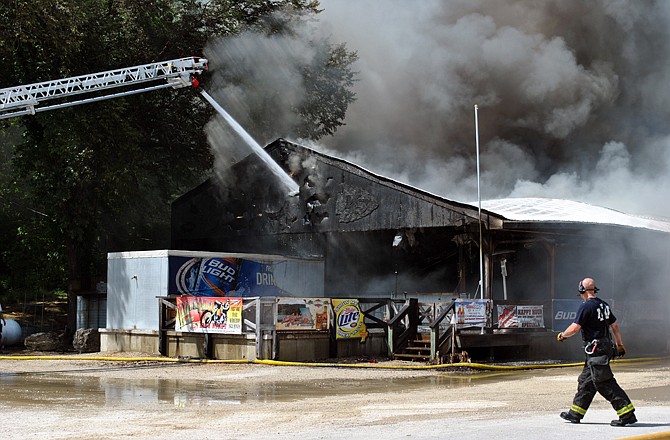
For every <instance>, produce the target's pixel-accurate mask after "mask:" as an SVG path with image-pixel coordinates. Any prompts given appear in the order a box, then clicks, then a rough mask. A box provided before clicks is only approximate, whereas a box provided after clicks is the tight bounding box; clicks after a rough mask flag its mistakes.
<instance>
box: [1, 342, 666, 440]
mask: <svg viewBox="0 0 670 440" xmlns="http://www.w3.org/2000/svg"><path fill="white" fill-rule="evenodd" d="M140 355H141V354H139V353H133V354H128V353H124V354H111V353H101V354H94V355H88V356H89V357H95V356H123V357H131V356H140ZM412 365H413V364H409V363H404V362H398V361H394V362H380V363H377V364H373V365H368V366H371V367H372V368H341V367H339V368H338V367H303V366H268V365H258V364H222V363H207V364H195V363H167V362H155V361H132V362H131V361H115V362H112V361H100V360H73V359H71V358H68V359H62V360H53V359H50V360H41V359H40V360H14V359H12V358H11V357H9V356H5V357H0V384H1V386H2V390H3V392H2V395H1V396H0V411H1V412H2V414H3V416H4V422H3V429H2V431H3V435H2V437H3V438H40V439H112V438H113V439H126V438H133V439H154V438H156V439H158V438H160V439H183V438H199V439H209V438H212V439H214V438H244V439H264V438H275V439H289V438H290V439H295V438H305V439H312V438H321V439H335V438H337V439H340V438H341V437H343V436H347V437H352V438H356V439H379V438H383V439H399V438H418V439H422V438H425V439H440V438H445V439H446V438H458V439H468V438H472V439H478V438H482V439H483V438H499V439H505V438H509V439H524V438H543V439H552V438H556V439H559V438H560V439H563V438H571V439H572V440H575V439H581V438H584V439H587V438H588V439H589V440H592V439H594V438H623V437H626V436H634V435H641V434H655V433H661V432H670V374H669V373H670V361H668V359H663V360H656V361H645V362H642V361H639V362H625V363H622V362H617V363H616V364H615V365H614V367H613V370H614V372H615V376H616V377H617V380H618V381H619V383H620V384H621V386H622V387H623V388H624V389H625V390H626V391H627V392H628V394H629V395H630V397H631V398H632V400H633V403H634V404H635V406H636V408H637V415H638V419H639V420H640V422H639V423H638V424H636V425H633V426H630V427H626V428H614V427H610V426H609V421H610V420H611V419H612V418H614V416H615V413H614V411H613V410H612V409H611V407H610V406H609V404H608V403H607V402H606V401H605V400H604V399H603V398H602V397H600V396H597V397H596V399H595V401H594V403H593V405H592V406H591V409H590V410H589V412H588V413H587V416H586V418H585V419H584V421H583V422H584V423H582V424H580V425H572V424H569V423H564V422H563V421H562V420H561V419H560V418H559V417H558V414H559V413H560V412H561V411H564V410H566V409H567V408H568V407H569V405H570V403H571V400H572V396H573V394H574V391H575V389H576V383H577V382H576V380H577V376H578V374H579V371H580V368H579V367H566V368H554V369H539V370H524V371H511V372H491V371H468V372H464V371H460V370H459V371H446V370H413V369H385V368H380V367H388V366H392V367H395V368H397V367H406V366H412ZM649 438H652V437H649ZM655 438H660V437H655Z"/></svg>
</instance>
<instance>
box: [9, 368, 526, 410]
mask: <svg viewBox="0 0 670 440" xmlns="http://www.w3.org/2000/svg"><path fill="white" fill-rule="evenodd" d="M518 377H520V376H519V375H518V374H511V373H493V374H492V373H484V374H475V375H456V376H453V375H446V374H436V375H434V376H427V377H420V378H410V379H391V380H379V381H377V380H370V379H366V380H352V379H347V380H327V379H322V380H316V381H313V382H309V383H305V382H300V383H297V382H264V383H260V384H259V383H245V382H244V380H243V379H242V380H240V381H239V383H227V382H226V383H223V382H218V381H207V380H203V381H195V380H192V379H191V380H183V379H118V378H113V379H110V378H99V377H91V376H85V375H83V376H78V377H74V376H65V375H59V374H50V373H19V374H2V375H0V387H2V390H3V392H2V393H1V394H0V404H11V405H13V406H21V405H39V404H49V405H67V406H77V405H84V406H86V405H93V406H116V405H127V404H142V403H147V404H148V403H171V404H174V405H176V406H182V407H185V406H199V405H201V406H211V405H240V404H244V403H246V402H287V401H296V400H302V399H308V398H311V397H324V396H338V395H346V394H353V393H367V394H374V393H386V392H394V391H397V392H403V391H408V390H415V389H421V388H433V389H434V388H440V387H441V388H461V387H468V386H473V385H475V384H480V383H485V382H499V381H504V380H513V379H514V378H518Z"/></svg>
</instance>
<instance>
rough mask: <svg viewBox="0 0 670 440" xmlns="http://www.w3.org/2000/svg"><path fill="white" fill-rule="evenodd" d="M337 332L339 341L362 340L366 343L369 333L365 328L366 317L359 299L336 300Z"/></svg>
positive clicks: (334, 305) (334, 308)
mask: <svg viewBox="0 0 670 440" xmlns="http://www.w3.org/2000/svg"><path fill="white" fill-rule="evenodd" d="M332 301H333V310H335V326H336V327H335V330H336V332H335V333H336V336H335V337H336V338H337V339H351V338H361V342H365V338H367V336H368V331H367V329H366V327H365V316H364V315H363V313H362V312H361V307H360V305H359V304H358V300H357V299H334V300H332Z"/></svg>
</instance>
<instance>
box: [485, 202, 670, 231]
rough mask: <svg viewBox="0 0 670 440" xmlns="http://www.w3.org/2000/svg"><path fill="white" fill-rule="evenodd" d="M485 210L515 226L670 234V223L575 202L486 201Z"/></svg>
mask: <svg viewBox="0 0 670 440" xmlns="http://www.w3.org/2000/svg"><path fill="white" fill-rule="evenodd" d="M482 208H483V209H486V210H488V211H491V212H493V213H495V214H498V215H500V216H502V217H504V218H505V219H506V220H507V221H511V222H525V223H540V222H543V223H587V224H603V225H615V226H626V227H632V228H643V229H651V230H655V231H662V232H670V222H669V221H667V220H663V219H655V218H650V217H643V216H637V215H631V214H625V213H623V212H620V211H615V210H613V209H609V208H604V207H601V206H596V205H590V204H588V203H581V202H575V201H572V200H562V199H545V198H509V199H495V200H482ZM507 221H506V223H507Z"/></svg>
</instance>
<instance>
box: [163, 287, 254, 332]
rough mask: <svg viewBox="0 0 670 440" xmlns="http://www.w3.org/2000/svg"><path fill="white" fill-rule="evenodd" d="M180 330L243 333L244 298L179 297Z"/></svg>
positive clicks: (176, 328) (178, 318)
mask: <svg viewBox="0 0 670 440" xmlns="http://www.w3.org/2000/svg"><path fill="white" fill-rule="evenodd" d="M175 330H176V331H178V332H199V333H225V334H235V335H240V334H242V298H211V297H195V296H178V297H177V319H176V322H175Z"/></svg>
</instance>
